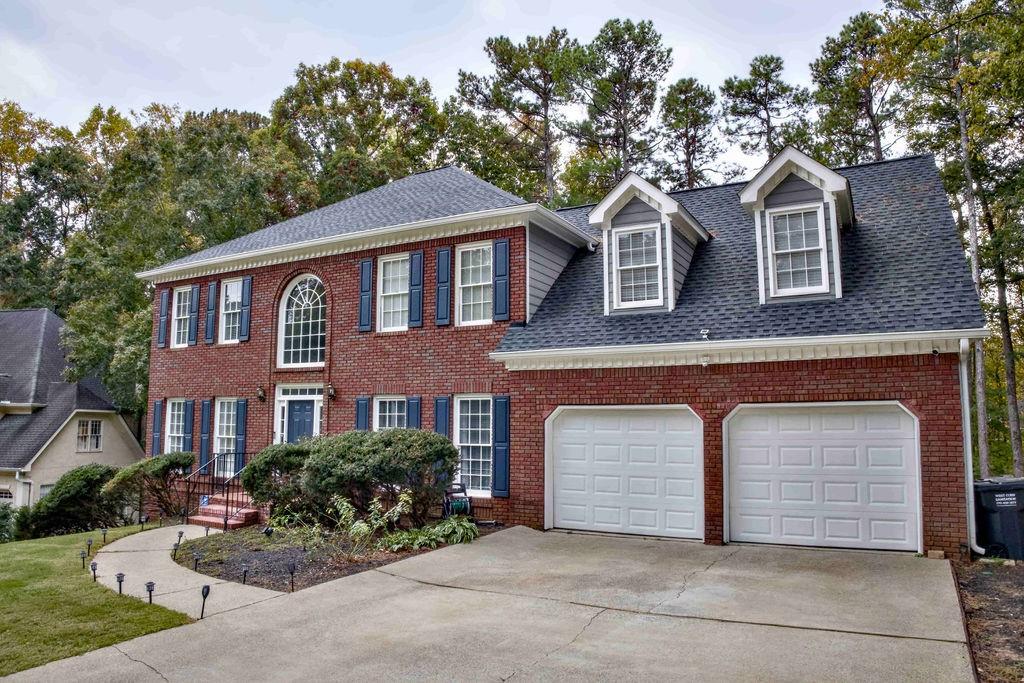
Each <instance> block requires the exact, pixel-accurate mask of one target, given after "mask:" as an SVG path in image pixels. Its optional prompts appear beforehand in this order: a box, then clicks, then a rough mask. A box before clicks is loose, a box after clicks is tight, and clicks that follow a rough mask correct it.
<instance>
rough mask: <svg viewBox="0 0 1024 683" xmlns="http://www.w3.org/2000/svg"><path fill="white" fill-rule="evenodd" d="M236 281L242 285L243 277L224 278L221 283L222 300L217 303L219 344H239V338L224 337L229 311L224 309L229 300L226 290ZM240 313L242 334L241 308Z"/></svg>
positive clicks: (240, 330)
mask: <svg viewBox="0 0 1024 683" xmlns="http://www.w3.org/2000/svg"><path fill="white" fill-rule="evenodd" d="M236 282H237V283H238V284H239V287H241V285H242V278H240V277H237V278H231V279H230V280H223V281H221V283H220V302H218V304H217V309H218V312H217V343H218V344H237V343H238V342H239V340H238V339H225V338H224V330H225V328H226V326H225V325H224V317H225V316H226V315H227V311H225V310H224V304H225V303H226V302H227V296H225V292H226V290H227V287H228V285H231V284H234V283H236ZM238 313H239V321H238V322H239V329H238V332H239V334H241V332H242V329H241V322H242V321H241V309H239V312H238Z"/></svg>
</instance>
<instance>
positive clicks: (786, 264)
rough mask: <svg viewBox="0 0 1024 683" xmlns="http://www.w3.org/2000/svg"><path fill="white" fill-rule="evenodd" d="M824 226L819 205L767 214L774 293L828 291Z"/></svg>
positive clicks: (822, 214) (822, 213)
mask: <svg viewBox="0 0 1024 683" xmlns="http://www.w3.org/2000/svg"><path fill="white" fill-rule="evenodd" d="M824 223H825V220H824V211H823V209H822V207H821V205H817V206H809V207H801V208H800V209H799V210H795V211H794V210H792V209H787V210H786V211H769V212H768V226H769V233H768V239H769V244H770V245H771V254H772V257H771V268H772V293H773V294H782V295H786V294H813V293H815V292H827V291H828V271H827V267H826V256H825V225H824Z"/></svg>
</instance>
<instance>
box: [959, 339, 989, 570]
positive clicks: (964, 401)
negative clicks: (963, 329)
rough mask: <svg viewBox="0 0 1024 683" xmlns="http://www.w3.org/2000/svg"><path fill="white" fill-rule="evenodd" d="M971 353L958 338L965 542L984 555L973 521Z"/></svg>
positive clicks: (966, 345) (965, 341)
mask: <svg viewBox="0 0 1024 683" xmlns="http://www.w3.org/2000/svg"><path fill="white" fill-rule="evenodd" d="M970 355H971V344H970V342H969V341H968V340H966V339H961V340H960V412H961V413H962V414H963V418H962V419H963V432H964V483H965V485H966V487H967V542H968V543H969V544H970V546H971V550H973V551H974V552H975V553H977V554H978V555H984V554H985V549H984V548H982V547H981V546H980V545H978V540H977V531H976V527H975V523H974V452H973V449H972V444H971V398H970V389H969V388H968V384H969V380H968V376H969V373H968V370H967V363H968V359H969V358H970Z"/></svg>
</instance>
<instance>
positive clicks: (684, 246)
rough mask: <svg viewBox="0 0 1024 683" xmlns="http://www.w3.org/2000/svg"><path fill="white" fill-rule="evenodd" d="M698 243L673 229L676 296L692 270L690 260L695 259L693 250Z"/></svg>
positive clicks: (673, 264) (673, 269)
mask: <svg viewBox="0 0 1024 683" xmlns="http://www.w3.org/2000/svg"><path fill="white" fill-rule="evenodd" d="M695 248H696V245H695V244H694V243H693V242H691V241H690V240H688V239H686V238H685V237H684V236H683V235H681V234H680V233H679V231H678V230H673V231H672V271H673V275H674V277H675V286H676V296H677V297H678V296H679V291H680V290H681V289H682V288H683V280H685V279H686V273H687V272H688V271H689V270H690V262H691V261H693V250H694V249H695Z"/></svg>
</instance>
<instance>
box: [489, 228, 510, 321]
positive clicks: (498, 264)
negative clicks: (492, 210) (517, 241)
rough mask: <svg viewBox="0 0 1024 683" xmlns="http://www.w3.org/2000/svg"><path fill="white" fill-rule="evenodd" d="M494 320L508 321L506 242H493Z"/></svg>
mask: <svg viewBox="0 0 1024 683" xmlns="http://www.w3.org/2000/svg"><path fill="white" fill-rule="evenodd" d="M492 256H493V259H494V319H495V320H508V319H509V301H508V297H509V291H508V240H507V239H503V240H494V251H493V254H492Z"/></svg>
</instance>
